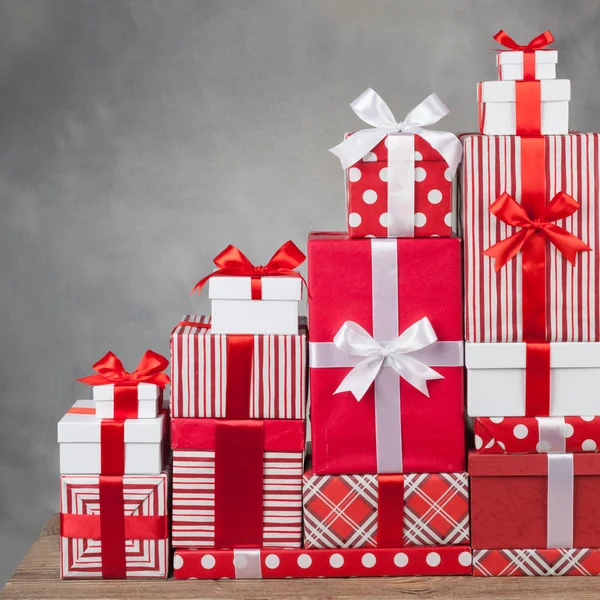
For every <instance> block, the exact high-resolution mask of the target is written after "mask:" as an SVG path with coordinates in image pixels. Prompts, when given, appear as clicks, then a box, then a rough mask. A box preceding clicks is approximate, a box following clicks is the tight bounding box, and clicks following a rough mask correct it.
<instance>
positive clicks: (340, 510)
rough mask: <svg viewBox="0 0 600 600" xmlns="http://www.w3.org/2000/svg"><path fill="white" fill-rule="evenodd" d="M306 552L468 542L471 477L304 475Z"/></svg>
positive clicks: (464, 475) (308, 472)
mask: <svg viewBox="0 0 600 600" xmlns="http://www.w3.org/2000/svg"><path fill="white" fill-rule="evenodd" d="M303 499H304V547H305V548H385V547H387V548H399V547H403V546H409V547H410V546H446V545H468V544H469V539H470V537H469V483H468V476H467V474H466V473H411V474H404V475H315V474H314V473H313V472H312V471H307V472H306V473H305V475H304V491H303Z"/></svg>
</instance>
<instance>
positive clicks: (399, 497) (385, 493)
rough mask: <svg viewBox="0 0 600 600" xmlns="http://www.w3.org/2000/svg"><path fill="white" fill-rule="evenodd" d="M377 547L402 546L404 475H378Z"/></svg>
mask: <svg viewBox="0 0 600 600" xmlns="http://www.w3.org/2000/svg"><path fill="white" fill-rule="evenodd" d="M377 488H378V489H377V547H378V548H400V547H401V546H403V545H404V544H403V537H404V475H377Z"/></svg>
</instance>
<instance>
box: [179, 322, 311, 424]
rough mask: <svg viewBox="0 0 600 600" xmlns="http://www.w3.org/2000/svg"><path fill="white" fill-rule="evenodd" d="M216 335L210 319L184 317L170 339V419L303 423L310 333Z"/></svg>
mask: <svg viewBox="0 0 600 600" xmlns="http://www.w3.org/2000/svg"><path fill="white" fill-rule="evenodd" d="M296 328H297V330H298V335H216V334H215V333H214V331H213V330H212V325H211V320H210V318H209V317H205V316H198V315H184V316H183V317H182V320H181V321H180V322H179V324H178V325H177V326H176V327H175V329H174V330H173V333H172V334H171V361H172V375H173V383H172V385H171V412H172V416H173V417H208V418H212V417H216V418H228V419H304V417H305V414H306V396H307V391H306V387H307V385H306V383H307V382H306V373H307V358H306V353H307V343H308V330H307V327H306V318H305V317H300V320H299V324H298V325H296Z"/></svg>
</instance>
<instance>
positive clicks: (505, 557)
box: [462, 32, 600, 575]
mask: <svg viewBox="0 0 600 600" xmlns="http://www.w3.org/2000/svg"><path fill="white" fill-rule="evenodd" d="M496 39H497V40H498V41H499V42H501V43H503V44H505V45H506V46H507V47H508V49H507V50H506V51H503V52H499V54H498V65H499V74H500V81H494V82H483V83H481V84H479V92H480V93H479V100H480V104H479V113H480V117H481V123H480V124H481V132H482V133H483V135H467V136H464V138H463V144H464V157H463V168H462V205H463V210H464V213H463V214H464V216H463V227H464V240H465V274H466V293H465V302H466V339H467V344H466V366H467V379H468V381H467V404H468V414H469V415H470V416H471V417H474V432H475V448H476V449H475V451H474V453H472V454H471V455H470V457H469V474H470V476H471V528H472V545H473V554H474V574H475V575H580V574H581V575H582V574H594V575H597V574H599V573H600V551H599V550H598V548H599V547H600V508H599V506H600V503H599V500H600V454H597V453H596V451H597V444H598V442H600V418H598V417H597V416H595V415H599V414H600V412H599V407H600V404H599V403H598V390H599V389H600V344H599V343H598V342H600V331H599V323H600V318H599V314H598V310H599V307H600V302H599V301H600V297H599V289H598V286H599V283H600V279H599V276H600V270H599V260H598V250H599V249H600V248H599V233H600V218H599V212H598V211H599V208H600V195H599V191H598V142H599V136H598V135H597V134H594V133H570V132H569V130H568V100H569V89H570V82H569V81H568V80H558V79H554V77H555V63H556V62H557V53H556V51H554V50H546V49H544V47H545V46H546V45H547V44H548V43H549V42H551V41H552V39H551V37H550V35H549V34H548V33H547V34H544V35H542V36H539V37H538V38H536V40H533V41H532V43H531V44H530V45H529V47H528V48H527V49H525V50H523V49H519V47H517V46H516V44H514V42H513V41H512V40H511V39H510V38H508V37H507V36H506V34H504V33H502V32H501V33H500V34H498V36H497V38H496Z"/></svg>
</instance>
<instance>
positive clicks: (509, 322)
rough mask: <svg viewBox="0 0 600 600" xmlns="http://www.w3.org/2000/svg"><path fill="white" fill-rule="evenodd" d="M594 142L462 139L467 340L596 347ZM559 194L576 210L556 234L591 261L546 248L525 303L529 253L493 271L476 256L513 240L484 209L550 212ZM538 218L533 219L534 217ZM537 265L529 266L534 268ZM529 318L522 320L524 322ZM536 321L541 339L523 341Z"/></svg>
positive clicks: (598, 258) (599, 231) (599, 256)
mask: <svg viewBox="0 0 600 600" xmlns="http://www.w3.org/2000/svg"><path fill="white" fill-rule="evenodd" d="M599 139H600V138H599V135H598V134H595V133H587V134H586V133H571V134H569V135H563V136H545V137H543V138H539V137H537V138H536V137H500V136H482V135H466V136H464V137H463V146H464V157H463V167H462V176H461V187H462V192H461V197H462V205H463V235H464V244H465V279H466V287H465V305H466V339H467V341H469V342H521V341H523V340H524V339H528V341H544V340H545V341H548V342H596V341H600V318H599V317H598V306H600V253H599V252H598V250H599V249H600V248H599V243H598V240H599V238H600V215H599V212H600V208H599V207H600V193H599V187H598V173H599V172H600V168H599V164H598V143H599ZM560 192H564V193H566V194H569V195H570V196H572V198H573V199H574V200H575V201H576V202H577V203H578V204H579V208H578V209H576V210H575V212H574V213H573V214H572V216H570V217H567V218H564V219H561V220H559V221H556V225H558V226H560V227H561V228H563V229H564V230H566V231H567V232H568V233H570V234H572V235H573V236H574V237H576V238H578V239H579V240H580V241H582V242H584V243H585V244H587V245H588V246H589V247H590V248H591V252H579V253H578V254H577V255H576V258H575V264H574V265H572V264H571V263H570V262H569V261H568V260H567V259H566V258H565V257H564V255H563V254H562V253H561V252H560V251H559V250H558V249H557V248H556V246H554V245H553V244H551V243H550V241H548V240H547V241H546V244H545V246H546V254H545V260H544V262H543V264H542V266H541V267H540V268H541V277H540V278H539V279H538V283H540V287H539V289H538V288H536V293H535V294H534V295H532V294H523V292H522V286H523V285H524V281H523V257H524V256H525V255H524V254H523V252H525V250H526V248H525V247H524V248H523V251H522V252H519V253H518V254H517V255H516V257H515V258H513V259H511V260H509V261H508V262H507V263H506V264H505V265H504V266H503V267H502V268H501V269H500V270H499V271H498V272H496V271H495V270H494V259H493V258H492V257H490V256H486V255H484V254H483V251H484V250H487V249H489V248H490V247H492V246H494V245H495V244H497V243H498V242H500V241H504V240H506V239H508V238H510V237H511V236H513V235H514V234H515V233H516V232H518V231H519V230H518V228H516V227H513V226H511V225H509V224H507V223H506V222H505V221H504V220H503V219H504V218H506V217H504V216H503V217H502V218H497V217H496V216H494V215H493V214H492V213H491V212H490V206H491V205H492V204H493V203H494V202H495V201H496V200H497V199H499V198H500V197H501V196H502V194H503V193H507V194H508V195H510V196H511V197H512V198H514V200H515V201H516V203H517V204H519V205H521V206H523V205H526V206H527V208H528V210H530V211H531V210H532V209H533V207H534V205H535V204H536V203H537V202H539V200H540V199H541V200H544V201H545V205H546V206H547V205H548V203H550V201H551V200H553V199H554V198H555V197H556V196H557V195H559V194H560ZM535 212H538V214H539V209H537V208H536V209H535ZM534 216H535V215H534ZM539 216H540V217H541V216H543V215H541V214H539ZM529 260H530V259H529V258H528V261H529ZM538 264H539V260H538V259H536V260H535V261H534V265H538ZM536 268H537V267H536ZM544 273H545V276H544ZM526 310H529V312H528V313H527V314H524V313H525V311H526ZM540 320H541V321H542V331H537V332H534V333H535V334H536V335H534V336H532V335H529V336H526V335H524V334H523V327H524V324H525V325H528V323H529V326H530V325H531V323H532V322H534V323H537V322H538V321H540ZM544 323H545V327H544ZM570 414H577V412H576V411H571V413H570Z"/></svg>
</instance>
